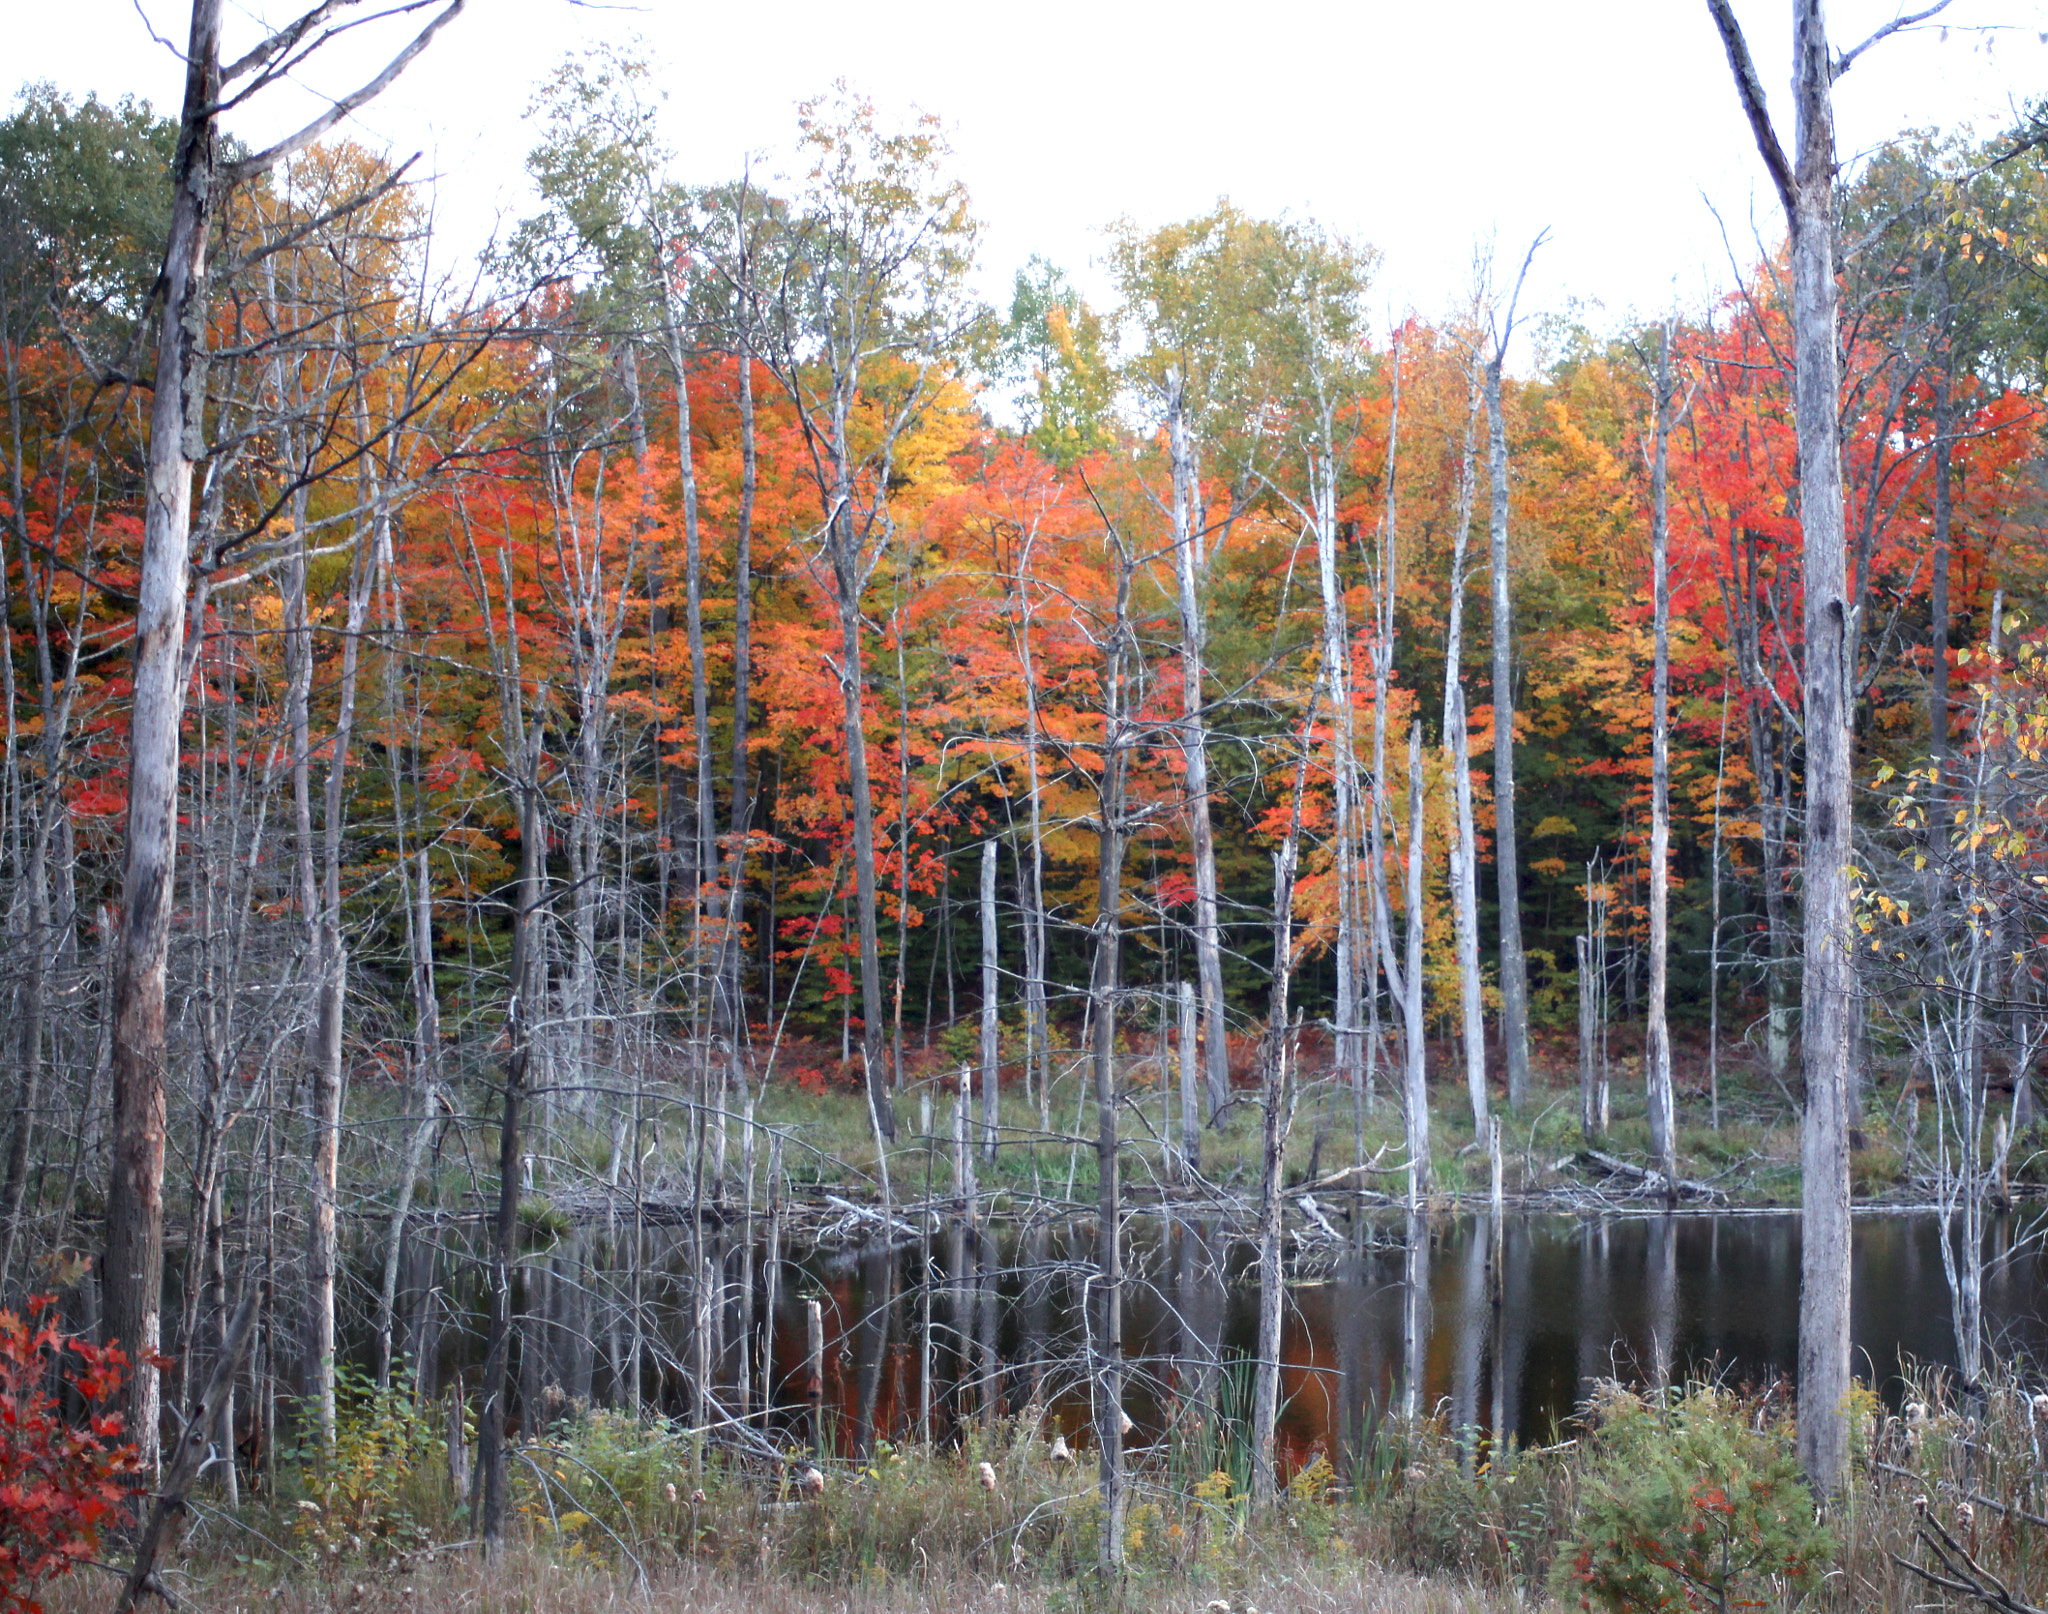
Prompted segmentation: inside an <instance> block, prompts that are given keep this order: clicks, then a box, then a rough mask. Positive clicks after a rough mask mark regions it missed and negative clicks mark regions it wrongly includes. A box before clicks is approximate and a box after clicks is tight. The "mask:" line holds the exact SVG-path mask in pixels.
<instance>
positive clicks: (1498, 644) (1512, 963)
mask: <svg viewBox="0 0 2048 1614" xmlns="http://www.w3.org/2000/svg"><path fill="white" fill-rule="evenodd" d="M1530 250H1531V251H1532V252H1533V251H1534V250H1535V249H1534V248H1531V249H1530ZM1525 267H1526V265H1525ZM1513 330H1514V314H1513V311H1512V309H1510V311H1509V315H1508V322H1507V328H1506V330H1504V331H1502V333H1501V336H1500V340H1499V342H1498V343H1497V344H1496V345H1495V347H1494V351H1493V358H1492V361H1491V362H1490V363H1489V364H1488V365H1487V367H1486V419H1487V446H1488V466H1489V474H1490V479H1491V481H1492V484H1493V486H1492V493H1493V509H1492V519H1491V522H1490V523H1489V533H1488V536H1489V539H1490V555H1491V571H1492V574H1493V867H1494V874H1495V877H1496V879H1497V881H1498V885H1499V891H1500V1044H1501V1063H1502V1066H1503V1067H1504V1069H1505V1071H1506V1075H1507V1089H1508V1108H1509V1109H1511V1110H1515V1111H1518V1112H1519V1111H1520V1109H1521V1108H1522V1106H1523V1104H1524V1103H1525V1102H1527V1099H1528V1096H1529V967H1528V963H1527V961H1526V960H1525V959H1524V957H1523V953H1522V879H1521V873H1520V870H1519V867H1518V865H1517V861H1516V851H1515V684H1514V619H1513V614H1512V611H1511V608H1510V605H1509V599H1508V428H1507V416H1506V413H1505V411H1504V410H1503V409H1502V406H1501V366H1502V364H1503V363H1504V362H1505V360H1506V357H1507V343H1508V337H1509V335H1511V334H1512V332H1513Z"/></svg>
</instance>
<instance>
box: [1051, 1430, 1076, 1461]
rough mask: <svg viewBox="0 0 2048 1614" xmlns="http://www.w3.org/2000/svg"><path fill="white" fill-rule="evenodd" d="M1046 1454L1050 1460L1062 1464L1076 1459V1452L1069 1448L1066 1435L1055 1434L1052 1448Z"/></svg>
mask: <svg viewBox="0 0 2048 1614" xmlns="http://www.w3.org/2000/svg"><path fill="white" fill-rule="evenodd" d="M1045 1455H1046V1460H1047V1461H1048V1462H1052V1463H1058V1464H1061V1465H1065V1464H1067V1463H1071V1462H1072V1461H1073V1460H1074V1454H1073V1453H1072V1452H1070V1451H1069V1450H1067V1437H1066V1436H1065V1435H1054V1436H1053V1437H1052V1450H1050V1451H1048V1452H1047V1453H1046V1454H1045Z"/></svg>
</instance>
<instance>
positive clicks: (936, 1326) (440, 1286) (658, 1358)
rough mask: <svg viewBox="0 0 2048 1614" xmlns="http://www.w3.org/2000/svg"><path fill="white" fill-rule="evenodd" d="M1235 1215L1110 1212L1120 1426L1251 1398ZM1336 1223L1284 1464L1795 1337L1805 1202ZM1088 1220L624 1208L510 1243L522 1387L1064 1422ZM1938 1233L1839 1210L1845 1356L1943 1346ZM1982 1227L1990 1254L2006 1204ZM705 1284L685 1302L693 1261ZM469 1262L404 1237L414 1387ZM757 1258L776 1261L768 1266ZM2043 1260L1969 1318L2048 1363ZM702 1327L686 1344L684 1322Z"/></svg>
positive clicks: (434, 1358) (887, 1428)
mask: <svg viewBox="0 0 2048 1614" xmlns="http://www.w3.org/2000/svg"><path fill="white" fill-rule="evenodd" d="M1244 1231H1245V1230H1244V1229H1242V1228H1241V1227H1238V1226H1235V1225H1232V1224H1228V1223H1222V1222H1218V1221H1216V1220H1214V1219H1204V1218H1200V1217H1184V1216H1150V1217H1140V1218H1137V1219H1134V1220H1132V1221H1131V1222H1129V1223H1128V1224H1127V1226H1126V1230H1125V1234H1124V1237H1125V1241H1126V1242H1125V1270H1126V1273H1127V1281H1126V1285H1125V1289H1124V1294H1123V1305H1122V1342H1123V1350H1124V1356H1125V1360H1126V1363H1127V1373H1128V1378H1127V1386H1126V1401H1125V1404H1126V1407H1127V1410H1128V1411H1129V1414H1130V1416H1131V1417H1132V1419H1133V1420H1134V1422H1135V1424H1136V1425H1137V1430H1136V1433H1135V1435H1134V1437H1133V1438H1134V1439H1135V1440H1137V1441H1138V1442H1140V1443H1143V1442H1145V1441H1147V1440H1156V1439H1159V1438H1161V1437H1162V1434H1163V1432H1165V1431H1168V1430H1186V1429H1190V1428H1203V1427H1213V1425H1214V1420H1216V1419H1217V1418H1218V1417H1224V1418H1242V1417H1243V1416H1244V1415H1245V1414H1246V1412H1247V1411H1248V1409H1249V1400H1250V1380H1251V1360H1252V1356H1253V1353H1254V1350H1255V1347H1256V1338H1257V1300H1258V1296H1257V1281H1256V1267H1255V1263H1254V1259H1253V1250H1252V1247H1251V1245H1250V1243H1249V1242H1248V1241H1247V1239H1246V1238H1245V1237H1244V1236H1243V1235H1244ZM1339 1231H1340V1232H1341V1233H1342V1234H1343V1235H1344V1237H1343V1238H1342V1240H1341V1241H1337V1242H1331V1241H1325V1242H1323V1243H1321V1244H1318V1245H1315V1246H1312V1247H1310V1248H1307V1249H1304V1250H1302V1251H1300V1252H1298V1253H1297V1256H1296V1259H1295V1260H1294V1261H1293V1262H1292V1263H1291V1266H1290V1275H1289V1279H1288V1290H1287V1295H1286V1306H1285V1311H1284V1324H1283V1329H1282V1343H1281V1353H1282V1362H1283V1370H1282V1375H1281V1393H1282V1397H1283V1411H1282V1415H1281V1427H1280V1432H1279V1445H1280V1453H1281V1457H1282V1461H1283V1464H1286V1465H1289V1466H1291V1465H1292V1464H1294V1463H1299V1462H1301V1461H1303V1460H1305V1459H1306V1458H1307V1457H1308V1456H1309V1455H1310V1454H1312V1453H1314V1452H1317V1451H1325V1452H1328V1453H1329V1454H1330V1455H1331V1456H1332V1457H1333V1458H1335V1459H1338V1460H1340V1461H1341V1460H1342V1459H1344V1458H1345V1457H1346V1456H1348V1455H1349V1454H1351V1453H1353V1452H1356V1451H1357V1450H1359V1449H1360V1447H1361V1445H1362V1444H1363V1443H1364V1442H1365V1441H1366V1440H1367V1438H1368V1435H1369V1431H1370V1429H1371V1427H1372V1426H1373V1423H1374V1421H1375V1420H1376V1419H1377V1418H1378V1417H1380V1416H1381V1415H1383V1414H1384V1413H1385V1412H1387V1411H1388V1410H1394V1411H1398V1412H1400V1413H1403V1414H1408V1415H1414V1414H1417V1413H1423V1412H1430V1413H1436V1412H1441V1413H1442V1414H1443V1415H1444V1416H1446V1417H1447V1418H1448V1419H1449V1421H1450V1423H1451V1424H1452V1426H1453V1428H1454V1429H1456V1430H1458V1431H1460V1432H1461V1436H1462V1438H1463V1440H1464V1444H1465V1453H1466V1456H1467V1459H1468V1461H1477V1460H1479V1459H1480V1457H1481V1454H1482V1453H1483V1451H1484V1450H1485V1448H1486V1446H1487V1445H1488V1444H1489V1443H1490V1442H1491V1440H1492V1439H1493V1437H1494V1435H1495V1433H1496V1432H1497V1431H1509V1432H1512V1433H1513V1434H1514V1435H1515V1436H1516V1437H1517V1438H1518V1439H1520V1440H1521V1441H1523V1442H1525V1443H1526V1442H1530V1441H1543V1440H1550V1439H1553V1438H1555V1437H1556V1434H1557V1432H1558V1430H1559V1428H1560V1427H1561V1426H1562V1425H1563V1424H1564V1423H1566V1422H1567V1420H1568V1419H1569V1418H1570V1416H1571V1414H1572V1411H1573V1409H1574V1408H1575V1407H1576V1406H1577V1404H1578V1403H1579V1402H1580V1401H1581V1400H1582V1399H1583V1398H1584V1396H1585V1394H1586V1393H1587V1391H1588V1389H1589V1387H1590V1386H1591V1384H1592V1382H1593V1381H1594V1380H1595V1379H1597V1378H1602V1377H1619V1378H1622V1379H1625V1380H1629V1381H1632V1382H1650V1383H1666V1382H1670V1381H1671V1380H1673V1379H1674V1378H1683V1377H1685V1376H1687V1375H1691V1374H1697V1373H1704V1372H1710V1371H1711V1372H1718V1373H1719V1374H1721V1375H1722V1376H1723V1377H1724V1378H1726V1379H1728V1380H1729V1381H1731V1382H1735V1383H1748V1384H1752V1385H1761V1384H1764V1383H1767V1382H1769V1381H1771V1380H1773V1379H1775V1378H1776V1377H1778V1376H1779V1375H1781V1374H1785V1373H1789V1372H1790V1371H1791V1370H1792V1368H1793V1366H1794V1364H1795V1362H1796V1359H1797V1349H1796V1346H1797V1325H1798V1283H1799V1219H1798V1217H1797V1216H1796V1215H1792V1214H1790V1213H1774V1214H1762V1215H1755V1214H1720V1215H1679V1216H1642V1217H1632V1216H1612V1215H1610V1216H1603V1217H1592V1218H1578V1217H1570V1216H1557V1215H1508V1216H1506V1217H1504V1218H1503V1219H1502V1220H1501V1221H1500V1222H1499V1223H1498V1224H1496V1223H1495V1222H1494V1220H1493V1218H1491V1217H1490V1216H1489V1215H1487V1214H1485V1213H1483V1212H1482V1213H1479V1214H1476V1215H1465V1216H1460V1217H1436V1218H1425V1217H1421V1216H1413V1217H1402V1216H1398V1215H1397V1216H1392V1217H1386V1218H1373V1217H1367V1218H1364V1219H1361V1220H1360V1221H1358V1222H1357V1223H1355V1224H1353V1225H1351V1226H1349V1227H1348V1228H1345V1227H1342V1226H1341V1225H1340V1228H1339ZM1096 1238H1097V1229H1096V1226H1095V1224H1094V1223H1093V1222H1092V1221H1087V1220H1078V1221H1071V1222H1065V1223H1056V1224H1043V1223H1041V1224H1038V1225H1035V1226H1032V1227H1029V1228H1024V1229H1019V1228H1016V1227H1014V1226H1008V1225H1005V1226H1003V1227H1000V1228H997V1229H994V1230H990V1229H988V1228H985V1227H981V1226H974V1225H967V1224H965V1223H963V1222H959V1221H955V1222H953V1223H952V1224H950V1225H948V1226H946V1227H944V1228H942V1229H941V1230H940V1231H939V1232H938V1233H937V1234H936V1235H935V1236H933V1237H932V1238H930V1239H927V1240H922V1241H915V1242H907V1243H899V1244H897V1245H896V1246H895V1247H893V1248H889V1247H884V1246H881V1245H870V1246H867V1247H862V1248H851V1249H843V1250H836V1251H812V1252H810V1253H808V1254H805V1255H803V1256H802V1258H801V1259H794V1258H788V1257H787V1256H786V1257H785V1259H784V1260H783V1261H781V1262H779V1263H773V1262H771V1260H770V1259H769V1253H768V1249H767V1247H765V1246H763V1245H761V1244H758V1243H749V1242H748V1241H746V1240H745V1239H743V1238H742V1237H740V1236H739V1233H738V1231H737V1230H736V1229H735V1230H729V1231H727V1232H725V1233H721V1234H719V1235H717V1236H716V1237H714V1238H710V1239H707V1240H705V1241H704V1248H703V1249H702V1252H701V1256H700V1255H699V1253H698V1252H697V1251H696V1250H695V1249H694V1248H693V1243H692V1240H691V1238H690V1236H689V1234H688V1232H687V1231H686V1230H684V1229H679V1228H674V1227H670V1228H648V1229H645V1230H643V1231H641V1232H640V1233H638V1234H633V1235H625V1236H620V1235H616V1234H615V1235H613V1236H608V1237H607V1236H600V1234H599V1233H598V1232H594V1231H593V1232H584V1231H579V1232H578V1233H576V1234H575V1235H573V1236H571V1237H568V1238H565V1239H564V1240H562V1242H561V1243H560V1244H559V1245H557V1246H556V1248H555V1249H553V1250H552V1251H550V1252H548V1253H546V1254H545V1255H538V1256H534V1257H530V1258H529V1260H528V1262H527V1264H526V1266H525V1269H524V1272H523V1276H522V1283H521V1293H520V1296H519V1304H520V1313H521V1332H520V1343H519V1361H520V1366H519V1371H518V1377H517V1383H518V1385H519V1388H520V1392H521V1400H522V1402H523V1403H524V1404H525V1405H527V1406H534V1405H537V1404H541V1403H542V1402H544V1401H545V1400H546V1398H547V1397H548V1396H549V1394H550V1393H551V1391H553V1392H559V1393H560V1394H562V1395H566V1396H568V1397H570V1398H582V1399H594V1400H597V1401H600V1402H607V1403H610V1404H615V1405H617V1404H625V1403H632V1402H637V1404H639V1405H641V1406H643V1407H648V1408H652V1409H654V1410H663V1411H669V1412H674V1413H690V1412H694V1411H695V1410H696V1408H695V1397H694V1395H693V1394H692V1393H691V1390H692V1386H693V1384H694V1381H695V1379H696V1378H697V1376H698V1374H699V1372H700V1371H702V1372H708V1374H709V1376H710V1378H711V1380H712V1381H713V1388H714V1395H713V1398H712V1399H713V1401H714V1403H715V1410H716V1411H721V1412H723V1413H724V1414H725V1415H726V1416H728V1417H733V1418H738V1419H742V1420H753V1421H755V1422H757V1423H759V1424H762V1425H765V1426H766V1429H767V1432H769V1433H770V1434H771V1435H775V1436H778V1437H780V1438H784V1439H809V1438H810V1435H811V1431H810V1429H809V1421H810V1417H811V1414H810V1412H809V1410H808V1409H809V1407H810V1405H812V1402H811V1397H812V1396H813V1395H814V1394H816V1395H818V1396H819V1399H820V1401H821V1402H822V1404H823V1406H824V1408H825V1419H826V1421H827V1424H828V1426H829V1427H828V1429H827V1431H826V1433H827V1436H828V1438H829V1439H831V1440H832V1441H833V1443H835V1444H836V1445H838V1446H839V1447H840V1448H841V1449H844V1450H849V1451H864V1450H867V1449H870V1448H871V1446H872V1444H873V1442H874V1441H875V1440H877V1439H883V1438H886V1439H900V1438H904V1437H920V1436H922V1437H929V1438H936V1439H939V1440H947V1439H950V1438H953V1437H956V1436H957V1435H958V1434H959V1433H961V1432H962V1431H963V1430H965V1429H967V1428H968V1427H970V1426H973V1425H976V1424H979V1423H982V1422H983V1421H985V1420H987V1419H990V1418H992V1417H995V1416H998V1415H1000V1414H1003V1413H1005V1412H1014V1411H1017V1410H1019V1409H1021V1408H1023V1407H1025V1406H1027V1405H1032V1404H1036V1405H1037V1406H1040V1407H1042V1408H1044V1409H1045V1410H1046V1412H1047V1413H1048V1415H1049V1416H1050V1418H1051V1419H1052V1420H1054V1421H1057V1422H1058V1423H1059V1424H1060V1425H1061V1426H1062V1427H1063V1428H1064V1430H1065V1431H1066V1433H1067V1435H1068V1437H1069V1439H1070V1440H1071V1441H1074V1442H1075V1443H1076V1444H1080V1443H1082V1441H1083V1440H1085V1435H1086V1430H1087V1427H1088V1424H1089V1413H1088V1402H1087V1394H1086V1382H1085V1374H1084V1370H1083V1359H1084V1349H1085V1345H1086V1334H1087V1328H1086V1325H1085V1323H1084V1318H1083V1313H1082V1304H1083V1300H1084V1296H1085V1295H1086V1294H1087V1292H1088V1287H1089V1284H1088V1280H1089V1278H1090V1276H1091V1275H1092V1274H1093V1272H1094V1270H1095V1244H1096ZM1938 1238H1939V1230H1938V1227H1937V1225H1936V1223H1935V1221H1934V1219H1933V1218H1932V1217H1929V1216H1870V1217H1859V1218H1858V1219H1857V1222H1856V1239H1855V1255H1854V1262H1855V1265H1854V1308H1853V1332H1854V1344H1855V1348H1856V1351H1857V1360H1858V1371H1859V1372H1860V1373H1862V1374H1864V1375H1865V1376H1870V1377H1875V1378H1877V1379H1879V1380H1880V1381H1884V1380H1888V1379H1891V1378H1893V1377H1894V1376H1895V1375H1896V1373H1897V1372H1898V1369H1899V1365H1900V1363H1901V1361H1902V1360H1911V1361H1920V1362H1927V1363H1939V1364H1950V1363H1952V1361H1953V1344H1952V1341H1951V1337H1950V1332H1949V1312H1948V1298H1947V1292H1946V1289H1945V1288H1944V1286H1943V1281H1942V1269H1941V1259H1940V1250H1939V1244H1938ZM1991 1239H1992V1241H1993V1247H1994V1250H2003V1249H2006V1248H2008V1247H2009V1245H2010V1242H2011V1239H2012V1232H2011V1229H2010V1228H2009V1227H2007V1226H2005V1225H2003V1224H2000V1225H1998V1226H1995V1227H1994V1228H1993V1229H1992V1232H1991ZM698 1259H702V1261H703V1263H704V1266H703V1270H705V1271H706V1272H707V1273H709V1274H712V1275H713V1277H714V1283H715V1287H716V1289H717V1294H716V1296H715V1297H714V1298H713V1300H712V1303H710V1304H708V1305H707V1306H706V1308H705V1309H704V1311H703V1312H701V1313H699V1312H695V1310H694V1308H693V1307H692V1305H691V1303H690V1298H689V1296H690V1291H691V1288H692V1286H691V1285H690V1284H689V1282H688V1281H687V1279H688V1274H689V1272H690V1271H691V1270H692V1269H693V1265H694V1263H695V1262H696V1261H697V1260H698ZM464 1265H465V1264H464V1263H458V1262H455V1261H454V1260H453V1257H452V1255H451V1254H450V1252H448V1251H446V1250H445V1249H443V1250H441V1251H438V1252H436V1251H431V1250H426V1249H424V1248H423V1249H422V1250H420V1251H418V1252H415V1255H414V1257H413V1259H412V1260H411V1261H410V1262H409V1264H408V1281H407V1288H408V1289H409V1290H410V1291H411V1299H412V1304H411V1308H410V1311H411V1315H412V1317H413V1324H412V1331H411V1341H410V1342H411V1343H412V1344H413V1345H414V1347H415V1350H416V1351H417V1352H418V1359H421V1360H424V1361H425V1362H427V1363H428V1364H430V1366H429V1368H428V1371H427V1376H428V1379H429V1381H430V1382H429V1384H428V1385H427V1388H428V1389H429V1390H432V1389H433V1387H434V1384H435V1383H436V1382H445V1381H446V1376H447V1375H448V1374H449V1373H451V1372H452V1371H454V1369H455V1368H456V1367H457V1366H459V1365H462V1364H465V1363H467V1362H469V1361H470V1360H471V1359H472V1357H473V1355H474V1354H475V1347H476V1344H477V1339H478V1335H479V1329H478V1327H477V1323H478V1321H479V1319H478V1318H477V1317H476V1314H475V1312H474V1310H473V1308H469V1307H466V1306H460V1305H458V1306H457V1307H455V1308H454V1310H453V1311H452V1313H451V1310H450V1307H449V1300H450V1297H451V1295H456V1296H459V1295H460V1294H461V1293H462V1292H463V1289H462V1282H461V1279H460V1273H461V1270H462V1268H463V1266H464ZM771 1266H772V1267H773V1271H772V1272H771V1270H770V1268H771ZM2044 1276H2048V1270H2044V1266H2043V1261H2042V1257H2041V1256H2040V1254H2039V1253H2037V1252H2032V1251H2029V1252H2027V1253H2024V1254H2022V1255H2020V1256H2019V1257H2017V1258H2016V1259H2013V1260H2011V1261H2009V1262H2007V1263H2006V1264H2004V1265H2003V1266H2001V1267H1999V1268H1997V1269H1996V1270H1995V1271H1994V1272H1993V1273H1991V1274H1989V1275H1987V1278H1986V1282H1985V1314H1986V1319H1987V1333H1988V1334H1989V1337H1991V1338H1992V1339H1993V1340H1995V1341H1996V1342H1997V1344H1998V1346H1999V1348H2000V1349H2001V1350H2002V1351H2004V1352H2006V1353H2010V1354H2023V1355H2027V1356H2031V1357H2033V1358H2034V1359H2036V1360H2048V1322H2044V1306H2043V1279H2044ZM812 1299H815V1300H816V1301H818V1302H819V1304H820V1305H821V1308H822V1311H823V1314H824V1331H825V1341H826V1343H825V1350H824V1360H823V1369H824V1372H823V1383H822V1385H819V1384H818V1383H817V1382H816V1379H815V1378H814V1377H813V1375H812V1369H811V1364H810V1361H809V1359H808V1352H807V1350H806V1346H805V1328H806V1324H805V1314H804V1306H805V1302H806V1301H807V1300H812ZM693 1315H694V1316H696V1317H698V1318H699V1319H701V1321H700V1323H699V1327H700V1328H701V1329H703V1330H707V1331H708V1337H706V1338H704V1339H703V1341H702V1343H701V1346H700V1345H699V1344H698V1343H697V1341H695V1340H693V1339H692V1337H691V1320H692V1317H693Z"/></svg>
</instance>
